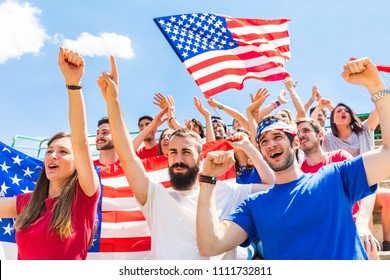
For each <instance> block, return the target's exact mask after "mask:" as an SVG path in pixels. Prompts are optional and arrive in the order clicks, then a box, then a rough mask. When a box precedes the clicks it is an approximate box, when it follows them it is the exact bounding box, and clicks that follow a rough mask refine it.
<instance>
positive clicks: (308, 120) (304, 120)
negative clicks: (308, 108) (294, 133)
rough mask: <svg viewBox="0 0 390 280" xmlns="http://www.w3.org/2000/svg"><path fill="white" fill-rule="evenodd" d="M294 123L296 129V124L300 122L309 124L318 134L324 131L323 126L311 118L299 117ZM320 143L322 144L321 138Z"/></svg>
mask: <svg viewBox="0 0 390 280" xmlns="http://www.w3.org/2000/svg"><path fill="white" fill-rule="evenodd" d="M295 123H296V124H297V129H298V125H299V124H301V123H308V124H310V125H311V127H312V128H313V129H314V132H315V133H316V134H317V135H318V133H320V132H321V131H322V132H324V130H323V128H322V127H321V125H320V123H319V122H318V121H317V120H315V119H312V118H299V119H297V120H295ZM320 145H322V140H321V142H320Z"/></svg>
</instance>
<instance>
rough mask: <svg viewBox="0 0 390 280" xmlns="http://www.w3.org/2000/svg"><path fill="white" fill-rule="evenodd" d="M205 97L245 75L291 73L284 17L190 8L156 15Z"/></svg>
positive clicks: (272, 77)
mask: <svg viewBox="0 0 390 280" xmlns="http://www.w3.org/2000/svg"><path fill="white" fill-rule="evenodd" d="M154 21H155V23H156V24H157V26H158V27H159V28H160V30H161V32H162V33H163V34H164V36H165V38H166V39H167V40H168V42H169V43H170V45H171V47H172V48H173V49H174V51H175V52H176V54H177V55H178V57H179V58H180V60H181V61H182V62H183V64H184V66H185V67H186V68H187V70H188V72H189V73H190V74H191V76H192V77H193V78H194V80H195V82H196V83H197V85H198V86H199V87H200V89H201V91H202V92H203V94H204V95H205V97H206V98H208V97H210V96H212V95H215V94H217V93H220V92H222V91H225V90H227V89H230V88H236V89H242V88H243V83H244V81H245V80H246V79H249V78H254V79H259V80H262V81H266V82H268V81H279V80H283V79H285V78H286V77H288V76H289V74H288V73H287V72H286V70H285V69H284V68H283V67H284V62H286V61H287V60H289V59H290V38H289V33H288V29H287V24H288V22H289V20H288V19H275V20H266V19H244V18H232V17H230V16H223V15H216V14H208V13H193V14H181V15H174V16H166V17H159V18H154Z"/></svg>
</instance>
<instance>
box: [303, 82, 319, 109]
mask: <svg viewBox="0 0 390 280" xmlns="http://www.w3.org/2000/svg"><path fill="white" fill-rule="evenodd" d="M321 97H322V96H321V93H320V91H319V90H318V84H315V85H313V86H312V88H311V97H310V99H309V100H308V101H307V102H306V103H305V105H303V106H304V108H305V112H307V111H309V109H310V107H311V105H312V104H313V102H314V101H319V100H320V98H321Z"/></svg>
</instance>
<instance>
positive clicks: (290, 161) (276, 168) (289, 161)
mask: <svg viewBox="0 0 390 280" xmlns="http://www.w3.org/2000/svg"><path fill="white" fill-rule="evenodd" d="M294 157H295V151H293V152H292V153H291V154H290V155H289V156H288V157H287V159H286V160H285V161H284V164H283V165H282V166H274V165H273V164H271V163H270V162H269V161H268V160H267V159H266V158H265V157H264V159H265V161H266V162H267V164H268V165H269V167H270V168H271V169H272V170H273V171H275V172H278V171H283V170H286V169H288V168H289V167H290V166H291V165H293V163H294Z"/></svg>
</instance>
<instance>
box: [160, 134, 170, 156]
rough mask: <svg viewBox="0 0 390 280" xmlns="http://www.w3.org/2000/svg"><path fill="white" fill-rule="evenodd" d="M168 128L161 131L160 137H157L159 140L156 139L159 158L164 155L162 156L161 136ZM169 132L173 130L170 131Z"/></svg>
mask: <svg viewBox="0 0 390 280" xmlns="http://www.w3.org/2000/svg"><path fill="white" fill-rule="evenodd" d="M169 129H170V128H169V127H167V128H166V129H164V130H163V131H161V134H160V137H159V139H158V155H159V156H161V155H164V154H163V151H162V147H161V142H162V140H163V137H162V136H163V134H164V132H165V131H167V130H169ZM170 130H173V129H170Z"/></svg>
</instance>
